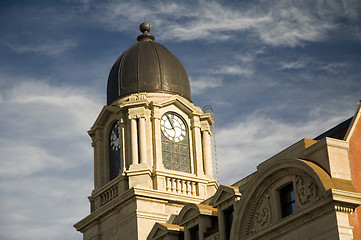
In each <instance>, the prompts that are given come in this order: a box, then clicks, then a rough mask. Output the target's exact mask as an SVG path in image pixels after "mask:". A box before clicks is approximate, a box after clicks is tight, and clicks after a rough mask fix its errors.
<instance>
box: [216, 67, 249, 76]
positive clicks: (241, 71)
mask: <svg viewBox="0 0 361 240" xmlns="http://www.w3.org/2000/svg"><path fill="white" fill-rule="evenodd" d="M211 72H212V73H213V74H227V75H251V74H252V73H253V71H251V70H250V69H248V68H243V67H240V66H223V67H221V68H219V69H214V70H211Z"/></svg>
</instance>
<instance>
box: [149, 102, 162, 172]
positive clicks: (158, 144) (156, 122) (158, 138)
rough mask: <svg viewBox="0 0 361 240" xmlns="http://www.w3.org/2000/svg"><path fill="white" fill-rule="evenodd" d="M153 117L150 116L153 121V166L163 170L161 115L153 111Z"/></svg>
mask: <svg viewBox="0 0 361 240" xmlns="http://www.w3.org/2000/svg"><path fill="white" fill-rule="evenodd" d="M152 114H153V116H152V120H153V124H152V126H153V136H152V137H153V143H154V148H153V153H154V160H155V161H154V163H153V164H155V169H157V170H159V169H164V166H163V162H162V132H161V130H160V118H161V115H160V113H159V110H158V109H156V108H155V109H153V113H152Z"/></svg>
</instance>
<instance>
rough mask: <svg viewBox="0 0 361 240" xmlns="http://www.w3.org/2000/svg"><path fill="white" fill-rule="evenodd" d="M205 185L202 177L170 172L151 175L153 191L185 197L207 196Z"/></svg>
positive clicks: (204, 179)
mask: <svg viewBox="0 0 361 240" xmlns="http://www.w3.org/2000/svg"><path fill="white" fill-rule="evenodd" d="M207 183H208V179H206V178H204V177H198V176H195V174H190V173H182V172H176V171H172V170H163V171H157V172H156V173H155V174H154V175H153V187H154V189H157V190H159V191H165V192H169V193H176V194H181V195H185V196H195V197H205V196H207Z"/></svg>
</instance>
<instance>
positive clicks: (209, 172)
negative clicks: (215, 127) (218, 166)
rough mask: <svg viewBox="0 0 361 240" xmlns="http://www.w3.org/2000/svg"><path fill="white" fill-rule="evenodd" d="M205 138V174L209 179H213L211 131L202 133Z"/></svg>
mask: <svg viewBox="0 0 361 240" xmlns="http://www.w3.org/2000/svg"><path fill="white" fill-rule="evenodd" d="M202 136H203V164H204V170H205V174H206V176H207V177H209V178H213V169H212V152H211V137H210V134H209V131H207V130H204V131H202Z"/></svg>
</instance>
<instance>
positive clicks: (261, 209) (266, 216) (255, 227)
mask: <svg viewBox="0 0 361 240" xmlns="http://www.w3.org/2000/svg"><path fill="white" fill-rule="evenodd" d="M269 199H270V197H269V195H268V194H265V195H264V197H263V199H262V201H261V203H260V204H259V205H258V208H257V209H256V211H255V214H254V218H253V224H252V229H251V234H253V233H255V232H257V231H259V230H260V229H262V228H265V227H267V226H268V225H269V224H270V222H271V205H270V202H269Z"/></svg>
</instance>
